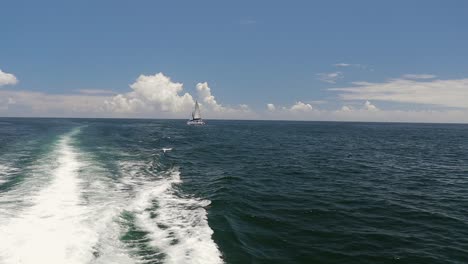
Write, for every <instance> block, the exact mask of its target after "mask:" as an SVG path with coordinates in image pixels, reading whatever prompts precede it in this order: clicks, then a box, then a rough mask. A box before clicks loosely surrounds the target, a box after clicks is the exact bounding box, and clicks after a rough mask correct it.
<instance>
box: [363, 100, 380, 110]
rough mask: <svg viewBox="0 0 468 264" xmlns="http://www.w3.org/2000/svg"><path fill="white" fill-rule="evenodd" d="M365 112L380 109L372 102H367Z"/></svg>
mask: <svg viewBox="0 0 468 264" xmlns="http://www.w3.org/2000/svg"><path fill="white" fill-rule="evenodd" d="M364 110H367V111H378V110H379V108H377V106H375V105H373V104H372V103H371V102H369V101H366V102H365V103H364Z"/></svg>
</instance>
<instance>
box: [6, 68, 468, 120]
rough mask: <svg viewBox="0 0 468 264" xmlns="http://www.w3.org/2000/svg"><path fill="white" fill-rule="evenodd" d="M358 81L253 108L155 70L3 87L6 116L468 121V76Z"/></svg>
mask: <svg viewBox="0 0 468 264" xmlns="http://www.w3.org/2000/svg"><path fill="white" fill-rule="evenodd" d="M2 76H3V77H2V84H3V85H7V84H9V85H12V84H15V83H17V79H16V77H15V76H14V75H13V74H9V73H4V72H2ZM5 76H7V77H5ZM352 84H353V85H352V86H350V87H341V88H334V89H328V90H330V91H332V92H334V93H335V94H336V96H337V97H338V98H339V99H341V101H340V100H334V101H333V100H328V99H327V100H326V101H324V100H315V101H314V100H297V101H296V102H294V103H292V104H289V105H288V104H286V105H281V104H277V103H274V102H270V103H268V104H266V105H264V106H263V107H262V108H263V110H262V109H257V110H255V109H251V108H250V107H249V106H248V105H246V104H238V105H236V106H229V105H225V104H222V103H220V102H219V100H218V99H217V98H216V97H215V95H214V94H213V89H212V88H211V87H210V86H209V84H208V83H207V82H200V83H198V84H196V87H195V94H193V95H192V94H190V93H189V92H187V91H185V90H184V86H183V84H182V83H179V82H176V81H173V80H171V78H169V77H168V76H166V75H164V74H163V73H157V74H154V75H140V76H139V77H138V78H137V79H136V80H135V82H133V83H132V84H131V85H129V91H128V92H126V93H119V94H117V93H115V92H113V91H111V90H103V89H82V90H77V91H74V93H72V94H48V93H43V92H32V91H27V90H23V91H21V90H17V89H15V90H8V89H7V88H5V89H0V116H37V117H129V118H132V117H138V118H141V117H144V118H188V117H189V115H190V113H191V111H192V109H193V105H194V103H195V100H198V102H199V104H200V107H201V109H202V115H203V117H204V118H206V119H215V118H219V119H272V120H317V121H392V122H466V123H468V79H454V80H439V79H436V76H434V75H430V74H406V75H403V76H402V77H400V78H397V79H390V80H388V81H385V82H380V83H370V82H354V83H352ZM309 99H311V98H309ZM329 99H330V98H329ZM380 102H398V103H406V104H407V105H409V106H415V105H419V106H420V107H417V109H419V110H388V109H385V107H380V106H379V104H380ZM336 104H339V105H340V104H341V105H340V106H338V107H337V106H336ZM382 105H384V106H385V104H382ZM387 105H388V104H387ZM434 105H436V106H437V107H436V108H434V107H433V106H434ZM265 106H266V107H265ZM423 108H426V109H423ZM421 109H423V110H421Z"/></svg>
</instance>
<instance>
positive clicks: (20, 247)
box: [0, 133, 134, 264]
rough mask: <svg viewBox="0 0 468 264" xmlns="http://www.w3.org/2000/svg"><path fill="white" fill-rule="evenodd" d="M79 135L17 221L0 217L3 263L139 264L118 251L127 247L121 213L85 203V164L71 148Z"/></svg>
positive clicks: (59, 153)
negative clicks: (121, 237) (119, 220)
mask: <svg viewBox="0 0 468 264" xmlns="http://www.w3.org/2000/svg"><path fill="white" fill-rule="evenodd" d="M73 134H74V133H72V134H69V135H66V136H64V137H63V138H62V139H61V140H60V141H59V142H58V144H57V146H56V148H55V150H54V152H53V153H52V154H51V155H52V156H55V157H56V159H57V160H56V166H55V168H53V169H52V170H50V171H49V173H50V175H51V181H50V183H49V184H48V185H46V186H43V188H42V189H41V190H40V191H38V192H37V193H36V194H34V195H30V196H29V197H27V198H26V199H28V200H30V201H31V203H32V205H31V206H29V207H27V208H22V210H20V211H17V214H16V215H15V216H14V217H9V216H7V215H0V263H5V264H9V263H25V264H27V263H48V264H55V263H60V264H63V263H67V264H73V263H91V262H93V263H134V261H133V260H131V259H130V258H129V257H128V256H127V255H126V254H125V252H123V251H122V250H120V251H118V250H116V249H120V248H121V247H119V245H116V244H118V243H119V239H118V234H119V227H118V225H117V224H115V223H114V221H113V220H114V217H115V215H117V214H118V213H119V210H120V209H119V208H118V207H116V206H114V205H113V204H109V203H107V204H106V203H102V204H95V205H93V204H87V203H86V201H83V199H82V191H83V190H82V188H81V186H82V184H83V183H84V182H83V180H82V179H81V178H80V177H79V170H81V169H83V166H84V164H83V163H82V162H81V161H79V159H78V158H77V157H78V155H79V153H77V152H76V151H75V150H74V148H73V147H72V145H71V141H72V136H73ZM44 166H45V167H46V168H49V167H48V166H49V164H44ZM33 176H34V175H33ZM95 186H96V188H100V185H99V184H96V185H95ZM104 193H105V191H104ZM102 202H105V201H104V200H103V201H102ZM97 252H98V253H97ZM95 254H98V257H96V255H95Z"/></svg>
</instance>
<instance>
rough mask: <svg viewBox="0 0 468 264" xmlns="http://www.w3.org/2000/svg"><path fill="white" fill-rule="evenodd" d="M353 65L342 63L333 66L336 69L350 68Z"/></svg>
mask: <svg viewBox="0 0 468 264" xmlns="http://www.w3.org/2000/svg"><path fill="white" fill-rule="evenodd" d="M351 65H352V64H349V63H343V62H341V63H336V64H333V66H335V67H349V66H351Z"/></svg>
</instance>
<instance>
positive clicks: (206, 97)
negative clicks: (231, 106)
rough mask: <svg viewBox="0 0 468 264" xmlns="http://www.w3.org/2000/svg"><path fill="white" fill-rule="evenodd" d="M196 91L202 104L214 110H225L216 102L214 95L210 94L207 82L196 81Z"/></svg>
mask: <svg viewBox="0 0 468 264" xmlns="http://www.w3.org/2000/svg"><path fill="white" fill-rule="evenodd" d="M197 93H198V97H199V98H200V99H201V101H202V102H203V103H204V104H203V105H204V106H205V105H206V106H207V107H208V108H210V109H211V110H214V111H216V112H221V111H225V110H226V109H225V108H224V107H223V106H222V105H220V104H218V102H216V99H215V97H214V96H213V95H212V94H211V88H210V87H209V86H208V83H207V82H203V83H197Z"/></svg>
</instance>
